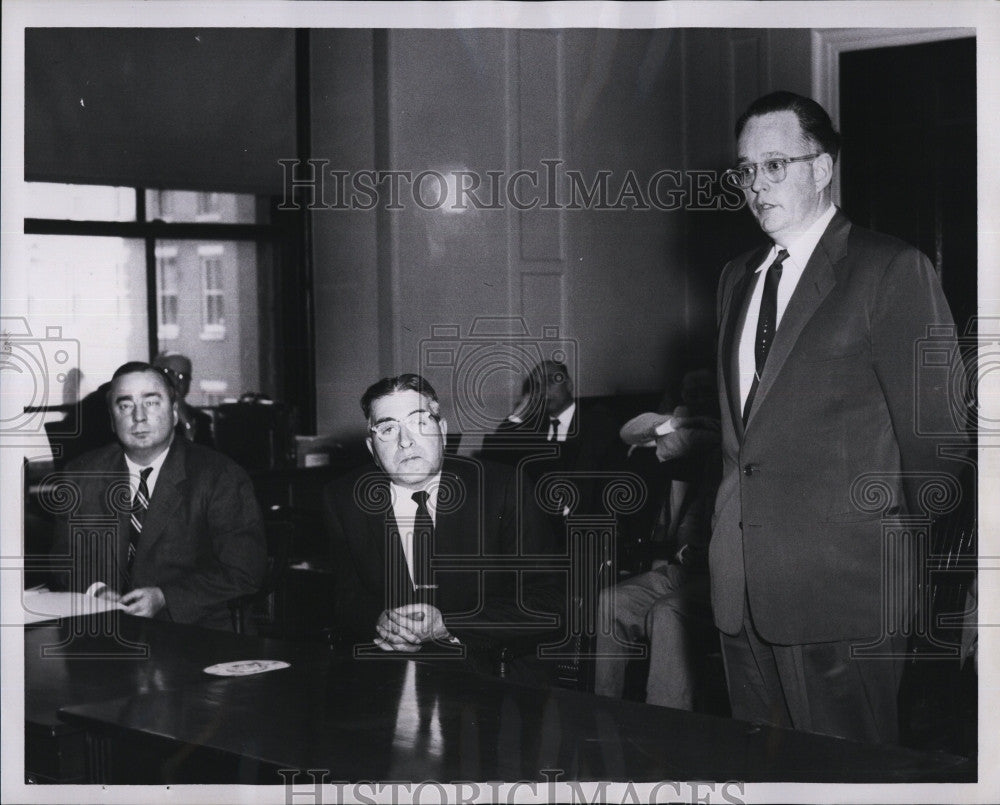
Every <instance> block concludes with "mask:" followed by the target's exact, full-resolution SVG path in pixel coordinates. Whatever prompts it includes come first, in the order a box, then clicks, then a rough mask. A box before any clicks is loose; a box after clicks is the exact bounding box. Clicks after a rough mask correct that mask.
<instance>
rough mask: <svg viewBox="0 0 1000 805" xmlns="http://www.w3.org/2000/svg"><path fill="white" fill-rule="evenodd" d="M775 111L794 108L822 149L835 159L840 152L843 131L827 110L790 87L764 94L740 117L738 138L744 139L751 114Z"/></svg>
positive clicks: (796, 114)
mask: <svg viewBox="0 0 1000 805" xmlns="http://www.w3.org/2000/svg"><path fill="white" fill-rule="evenodd" d="M772 112H794V113H795V116H796V117H797V118H798V119H799V125H800V126H802V132H803V134H805V136H806V137H808V138H809V139H810V140H812V141H813V142H814V143H816V145H817V146H818V147H819V149H820V151H822V152H823V153H825V154H829V155H830V157H831V158H832V159H833V161H834V162H836V161H837V155H838V154H839V153H840V134H838V133H837V130H836V129H835V128H834V127H833V122H832V121H831V120H830V116H829V115H828V114H827V113H826V110H825V109H824V108H823V107H822V106H820V105H819V104H818V103H816V101H814V100H813V99H812V98H807V97H805V96H804V95H796V94H795V93H794V92H788V91H787V90H778V91H777V92H771V93H769V94H767V95H762V96H761V97H759V98H758V99H757V100H755V101H754V102H753V103H752V104H750V105H749V106H748V107H747V109H746V111H745V112H744V113H743V114H742V115H740V118H739V120H737V121H736V128H735V134H736V139H737V140H739V139H740V135H741V134H742V133H743V127H744V126H746V124H747V121H748V120H749V119H750V118H751V117H759V116H760V115H767V114H770V113H772Z"/></svg>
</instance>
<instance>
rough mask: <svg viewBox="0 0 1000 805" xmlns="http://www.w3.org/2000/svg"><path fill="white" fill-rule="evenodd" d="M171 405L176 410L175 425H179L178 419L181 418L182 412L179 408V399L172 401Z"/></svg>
mask: <svg viewBox="0 0 1000 805" xmlns="http://www.w3.org/2000/svg"><path fill="white" fill-rule="evenodd" d="M170 407H171V408H172V409H173V410H174V427H175V428H176V427H177V421H178V420H179V419H180V413H179V412H178V410H177V400H174V401H173V402H172V403H170Z"/></svg>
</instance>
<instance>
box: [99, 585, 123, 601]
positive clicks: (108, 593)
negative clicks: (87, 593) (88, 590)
mask: <svg viewBox="0 0 1000 805" xmlns="http://www.w3.org/2000/svg"><path fill="white" fill-rule="evenodd" d="M94 598H100V599H101V600H103V601H110V602H111V603H112V604H118V603H121V600H122V597H121V594H120V593H119V592H118V591H117V590H112V589H111V588H110V587H101V589H100V590H98V591H97V592H96V593H94Z"/></svg>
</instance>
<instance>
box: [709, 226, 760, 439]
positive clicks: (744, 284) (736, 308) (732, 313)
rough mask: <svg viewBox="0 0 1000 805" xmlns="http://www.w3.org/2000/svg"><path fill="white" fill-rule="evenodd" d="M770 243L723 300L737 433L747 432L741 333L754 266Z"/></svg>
mask: <svg viewBox="0 0 1000 805" xmlns="http://www.w3.org/2000/svg"><path fill="white" fill-rule="evenodd" d="M770 249H771V246H770V244H765V245H763V246H761V247H760V248H759V249H757V250H756V251H755V252H753V253H752V254H751V255H750V257H749V258H748V259H747V261H746V263H745V264H744V270H743V272H742V273H741V274H740V275H739V276H738V277H737V278H736V280H735V281H734V282H733V283H732V286H731V289H730V290H729V293H728V298H726V299H724V300H723V305H722V310H723V311H724V313H723V315H724V319H723V327H724V330H723V335H722V350H721V352H720V356H721V363H722V368H723V372H722V381H723V384H724V388H723V393H724V394H725V398H726V399H727V400H728V401H729V413H730V416H731V417H732V420H733V427H734V428H735V430H736V433H737V434H738V435H739V436H740V438H742V436H743V411H742V406H741V404H740V347H739V345H740V339H739V334H740V332H741V331H742V329H743V323H744V322H745V321H746V315H747V306H748V305H749V304H750V295H751V293H752V291H753V285H754V283H753V280H754V277H755V276H756V274H755V273H754V269H756V268H757V266H759V265H760V264H761V262H763V260H764V257H765V256H766V255H767V253H768V252H769V251H770Z"/></svg>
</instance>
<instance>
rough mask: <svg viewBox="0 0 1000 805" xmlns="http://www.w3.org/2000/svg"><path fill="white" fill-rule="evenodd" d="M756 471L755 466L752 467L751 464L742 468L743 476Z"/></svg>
mask: <svg viewBox="0 0 1000 805" xmlns="http://www.w3.org/2000/svg"><path fill="white" fill-rule="evenodd" d="M756 469H757V467H756V466H755V465H753V464H747V465H746V466H744V467H743V474H744V475H753V473H754V470H756Z"/></svg>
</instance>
